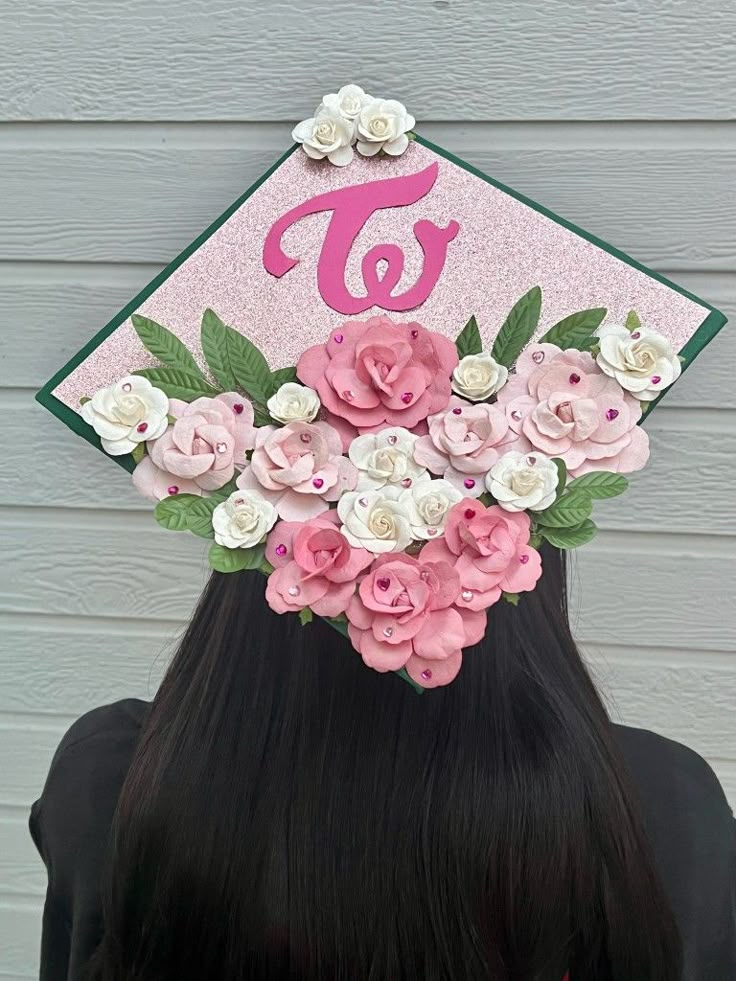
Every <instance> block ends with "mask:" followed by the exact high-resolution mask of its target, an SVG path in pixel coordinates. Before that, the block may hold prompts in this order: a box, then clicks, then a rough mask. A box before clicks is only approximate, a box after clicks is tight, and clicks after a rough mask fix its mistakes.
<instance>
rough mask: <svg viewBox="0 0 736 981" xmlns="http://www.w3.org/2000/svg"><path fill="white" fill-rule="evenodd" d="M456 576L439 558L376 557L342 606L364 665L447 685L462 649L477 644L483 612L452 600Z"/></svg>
mask: <svg viewBox="0 0 736 981" xmlns="http://www.w3.org/2000/svg"><path fill="white" fill-rule="evenodd" d="M459 590H460V579H459V577H458V575H457V573H456V572H454V571H453V569H452V566H451V565H450V564H448V563H445V562H431V561H429V562H426V561H424V557H423V555H422V556H421V557H420V558H418V559H416V558H413V557H412V556H410V555H404V554H398V555H382V556H380V557H379V558H377V559H376V561H375V562H374V563H373V566H372V567H371V569H370V571H369V573H368V575H367V576H365V578H364V579H363V581H362V582H361V584H360V588H359V589H358V592H357V594H356V595H354V596H353V598H352V599H351V601H350V603H349V604H348V607H347V610H346V613H347V618H348V621H349V624H348V633H349V636H350V640H351V642H352V644H353V647H354V648H355V649H356V651H358V653H359V654H360V655H361V657H362V658H363V660H364V661H365V663H366V664H367V665H368V667H371V668H374V669H375V670H376V671H398V670H399V668H402V667H405V668H406V670H407V672H408V673H409V675H410V676H411V677H412V678H413V679H414V681H416V682H417V683H418V684H420V685H422V686H423V687H424V688H435V687H436V686H438V685H447V684H449V683H450V682H451V681H452V680H453V678H454V677H455V676H456V674H457V673H458V671H459V670H460V665H461V663H462V648H463V647H469V646H470V645H471V644H477V643H478V641H479V640H480V639H481V637H482V636H483V633H484V631H485V625H486V616H485V613H484V612H474V611H471V610H469V609H458V608H456V607H455V606H453V603H454V601H455V599H456V597H457V595H458V592H459Z"/></svg>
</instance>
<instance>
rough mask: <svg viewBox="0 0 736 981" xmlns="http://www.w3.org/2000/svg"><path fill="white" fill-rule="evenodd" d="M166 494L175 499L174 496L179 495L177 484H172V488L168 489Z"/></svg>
mask: <svg viewBox="0 0 736 981" xmlns="http://www.w3.org/2000/svg"><path fill="white" fill-rule="evenodd" d="M166 493H167V494H169V495H170V496H171V497H173V496H174V494H178V493H179V488H178V487H177V486H176V484H172V485H171V487H167V488H166Z"/></svg>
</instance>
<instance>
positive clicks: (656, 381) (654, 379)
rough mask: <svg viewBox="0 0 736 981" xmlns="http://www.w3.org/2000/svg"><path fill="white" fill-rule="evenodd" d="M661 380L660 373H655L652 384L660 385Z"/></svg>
mask: <svg viewBox="0 0 736 981" xmlns="http://www.w3.org/2000/svg"><path fill="white" fill-rule="evenodd" d="M661 381H662V378H661V376H660V375H653V376H652V385H659V383H660V382H661Z"/></svg>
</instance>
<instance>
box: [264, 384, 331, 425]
mask: <svg viewBox="0 0 736 981" xmlns="http://www.w3.org/2000/svg"><path fill="white" fill-rule="evenodd" d="M266 406H267V407H268V411H269V413H270V415H271V418H272V419H276V420H277V422H283V423H284V424H286V423H289V422H312V421H313V420H314V418H315V416H316V415H317V413H318V412H319V408H320V401H319V396H318V395H317V393H316V392H315V390H314V389H313V388H307V386H306V385H299V384H298V383H297V382H285V383H284V384H283V385H282V386H281V388H279V390H278V391H277V392H275V393H274V394H273V395H272V396H271V398H270V399H269V400H268V402H267V403H266Z"/></svg>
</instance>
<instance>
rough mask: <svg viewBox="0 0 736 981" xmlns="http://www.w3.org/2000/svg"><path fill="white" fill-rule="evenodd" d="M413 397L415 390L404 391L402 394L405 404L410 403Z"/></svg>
mask: <svg viewBox="0 0 736 981" xmlns="http://www.w3.org/2000/svg"><path fill="white" fill-rule="evenodd" d="M413 398H414V392H404V394H403V395H402V396H401V401H402V402H403V403H404V405H408V404H409V403H410V402H411V400H412V399H413Z"/></svg>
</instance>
